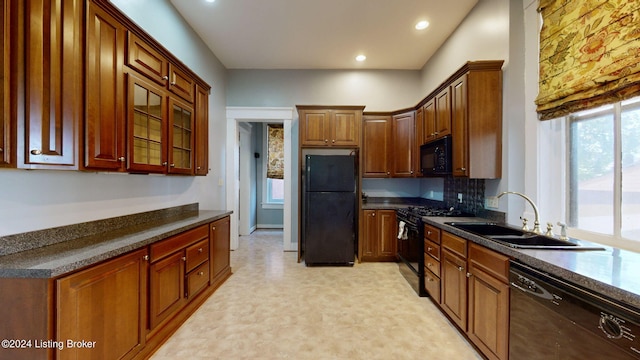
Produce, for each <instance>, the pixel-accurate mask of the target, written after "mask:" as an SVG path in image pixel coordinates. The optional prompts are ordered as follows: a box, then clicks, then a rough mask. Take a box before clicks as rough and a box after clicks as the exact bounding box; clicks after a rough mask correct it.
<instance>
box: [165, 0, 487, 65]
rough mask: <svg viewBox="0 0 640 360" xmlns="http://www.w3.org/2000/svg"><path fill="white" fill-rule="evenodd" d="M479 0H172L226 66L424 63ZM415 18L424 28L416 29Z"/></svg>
mask: <svg viewBox="0 0 640 360" xmlns="http://www.w3.org/2000/svg"><path fill="white" fill-rule="evenodd" d="M477 1H478V0H449V1H442V0H216V1H215V2H213V3H208V2H205V0H171V2H172V3H173V5H174V6H175V7H176V9H178V11H179V12H180V13H181V14H182V16H183V17H184V18H185V19H186V20H187V22H188V23H189V24H191V26H192V27H193V28H194V29H195V31H196V32H197V33H198V34H199V35H200V37H201V38H202V39H203V40H204V42H205V43H206V44H207V45H208V46H209V48H211V50H212V51H213V53H214V54H216V56H217V57H218V59H220V61H221V62H222V64H223V65H224V66H225V67H226V68H228V69H407V70H418V69H421V68H422V67H423V65H424V64H425V63H426V62H427V60H429V58H430V57H431V56H432V55H433V53H434V52H435V51H436V50H437V49H438V48H439V47H440V45H441V44H442V43H443V42H444V41H445V40H446V39H447V37H448V36H449V35H450V34H451V33H452V32H453V30H454V29H455V28H456V27H457V26H458V24H459V23H460V22H461V21H462V20H463V19H464V17H465V16H466V15H467V14H468V13H469V11H470V10H471V9H472V8H473V6H474V5H475V4H476V3H477ZM419 20H428V21H429V23H430V25H429V27H428V28H427V29H425V30H422V31H418V30H416V29H415V28H414V26H415V24H416V23H417V22H418V21H419ZM360 53H362V54H365V55H366V56H367V60H366V61H364V62H363V63H359V62H357V61H355V56H356V55H358V54H360Z"/></svg>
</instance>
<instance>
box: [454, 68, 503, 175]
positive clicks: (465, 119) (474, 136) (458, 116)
mask: <svg viewBox="0 0 640 360" xmlns="http://www.w3.org/2000/svg"><path fill="white" fill-rule="evenodd" d="M502 63H503V62H502V61H478V62H472V63H469V64H467V66H466V67H463V70H464V72H463V73H462V74H460V75H459V77H458V78H456V79H455V80H454V81H453V82H452V84H451V88H452V96H451V100H452V114H453V117H452V138H453V175H454V176H463V177H469V178H475V179H497V178H500V177H501V176H502V70H501V68H502Z"/></svg>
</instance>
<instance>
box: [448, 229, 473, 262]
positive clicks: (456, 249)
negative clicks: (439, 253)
mask: <svg viewBox="0 0 640 360" xmlns="http://www.w3.org/2000/svg"><path fill="white" fill-rule="evenodd" d="M442 247H443V248H445V249H448V250H449V251H451V252H452V253H454V254H456V255H458V256H461V257H463V258H465V259H466V258H467V240H465V239H463V238H461V237H458V236H455V235H453V234H450V233H448V232H446V231H444V232H442Z"/></svg>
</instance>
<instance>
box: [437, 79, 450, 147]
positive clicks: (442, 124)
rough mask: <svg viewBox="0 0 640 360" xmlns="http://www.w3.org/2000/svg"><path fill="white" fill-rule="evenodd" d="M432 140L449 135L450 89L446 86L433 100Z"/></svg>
mask: <svg viewBox="0 0 640 360" xmlns="http://www.w3.org/2000/svg"><path fill="white" fill-rule="evenodd" d="M435 103H436V117H435V122H434V130H435V131H434V133H433V135H434V139H438V138H441V137H443V136H445V135H449V134H451V88H450V87H449V86H447V87H446V88H445V89H444V90H442V91H441V92H439V93H438V95H436V98H435Z"/></svg>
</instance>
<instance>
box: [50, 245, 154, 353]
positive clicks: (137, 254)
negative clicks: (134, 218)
mask: <svg viewBox="0 0 640 360" xmlns="http://www.w3.org/2000/svg"><path fill="white" fill-rule="evenodd" d="M146 256H147V249H143V250H138V251H134V252H132V253H129V254H128V255H125V256H121V257H118V258H116V259H114V260H110V261H108V262H106V263H103V264H100V265H98V266H94V267H91V268H89V269H87V270H83V271H80V272H78V273H75V274H72V275H69V276H66V277H63V278H61V279H59V280H58V281H57V284H56V288H57V289H56V290H57V294H58V295H57V303H58V308H57V319H56V324H57V326H56V333H57V336H56V338H57V341H61V342H62V343H63V345H64V346H63V349H61V350H59V351H57V354H56V359H131V358H133V357H134V356H135V355H136V354H137V353H138V352H139V351H140V350H141V348H142V347H143V346H144V344H145V325H146V316H145V313H146V303H147V261H146V260H145V257H146ZM69 341H78V342H82V343H80V344H81V345H82V346H80V345H76V346H70V345H69V344H68V342H69Z"/></svg>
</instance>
